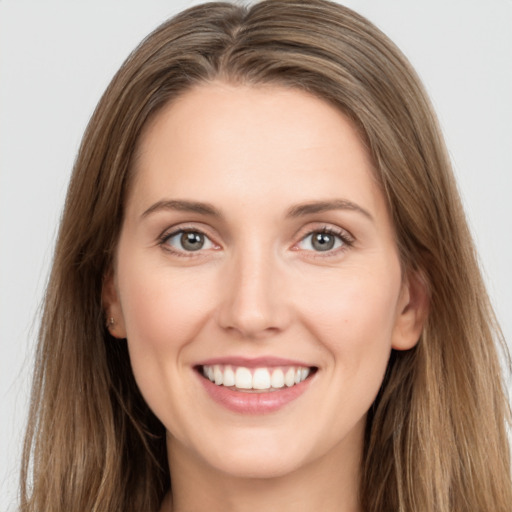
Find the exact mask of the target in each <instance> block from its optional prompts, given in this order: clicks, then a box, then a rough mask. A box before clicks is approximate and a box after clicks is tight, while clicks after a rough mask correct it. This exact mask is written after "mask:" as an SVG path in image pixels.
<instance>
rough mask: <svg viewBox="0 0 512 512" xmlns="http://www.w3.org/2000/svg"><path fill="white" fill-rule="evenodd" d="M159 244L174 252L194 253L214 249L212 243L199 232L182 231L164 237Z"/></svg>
mask: <svg viewBox="0 0 512 512" xmlns="http://www.w3.org/2000/svg"><path fill="white" fill-rule="evenodd" d="M161 243H162V245H165V246H168V247H169V248H170V249H171V250H173V251H175V252H195V251H200V250H202V249H213V248H214V247H215V245H214V244H213V242H212V241H211V240H210V239H209V238H208V237H207V236H206V235H205V234H204V233H201V231H193V230H183V229H181V230H179V231H175V232H174V233H171V234H169V235H165V236H164V237H163V238H162V242H161Z"/></svg>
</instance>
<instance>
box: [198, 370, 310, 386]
mask: <svg viewBox="0 0 512 512" xmlns="http://www.w3.org/2000/svg"><path fill="white" fill-rule="evenodd" d="M309 374H310V369H309V368H306V367H295V366H289V367H285V368H254V369H253V370H252V371H251V370H250V369H249V368H245V367H243V366H239V367H237V368H236V369H233V367H231V366H230V365H219V364H216V365H205V366H203V375H204V376H205V377H206V378H207V379H208V380H210V381H211V382H213V383H214V384H216V385H217V386H226V387H235V388H236V389H245V390H250V389H255V390H262V389H280V388H283V387H284V386H287V387H292V386H294V385H295V384H299V383H301V382H302V381H304V380H306V379H307V377H308V376H309Z"/></svg>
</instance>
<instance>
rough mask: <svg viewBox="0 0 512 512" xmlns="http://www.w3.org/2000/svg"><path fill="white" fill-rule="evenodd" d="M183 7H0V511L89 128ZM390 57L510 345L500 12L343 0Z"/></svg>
mask: <svg viewBox="0 0 512 512" xmlns="http://www.w3.org/2000/svg"><path fill="white" fill-rule="evenodd" d="M195 3H198V2H193V1H186V0H174V1H171V0H167V1H164V0H144V1H143V0H138V1H135V0H131V1H128V0H124V1H121V0H87V1H86V0H81V1H78V0H77V1H73V2H70V1H69V0H61V1H56V0H32V1H30V0H0V405H1V409H0V510H1V511H7V510H9V511H11V510H14V502H15V499H16V492H17V483H16V482H17V473H18V462H17V461H18V459H19V450H20V446H21V440H22V431H23V428H24V422H25V415H26V408H27V403H28V386H29V381H30V373H31V362H32V353H33V347H34V340H35V337H36V332H37V310H38V307H39V305H40V303H41V298H42V294H43V290H44V285H45V281H46V278H47V274H48V268H49V263H50V260H51V253H52V250H53V244H54V239H55V232H56V227H57V224H58V219H59V215H60V211H61V208H62V204H63V200H64V194H65V190H66V186H67V182H68V179H69V174H70V170H71V167H72V164H73V160H74V157H75V154H76V151H77V148H78V145H79V141H80V138H81V135H82V133H83V130H84V128H85V126H86V123H87V121H88V119H89V116H90V115H91V113H92V110H93V108H94V106H95V104H96V102H97V101H98V99H99V97H100V95H101V93H102V92H103V90H104V89H105V87H106V85H107V84H108V82H109V80H110V79H111V77H112V75H113V74H114V72H115V71H116V70H117V68H118V67H119V66H120V65H121V63H122V61H123V60H124V58H125V57H126V56H127V55H128V53H129V52H130V51H131V50H132V49H133V48H134V46H135V45H136V44H137V43H138V42H139V41H140V40H141V39H142V38H143V37H144V36H145V35H146V34H147V33H149V32H150V31H151V30H152V29H153V28H155V27H156V26H157V25H158V24H160V23H161V22H162V21H164V20H165V19H166V18H167V17H168V16H169V15H171V14H174V13H176V12H178V11H179V10H181V9H183V8H184V7H188V6H190V5H193V4H195ZM344 3H345V4H346V5H347V6H349V7H352V8H354V9H356V10H357V11H359V12H360V13H361V14H363V15H366V16H367V17H368V18H369V19H370V20H372V21H373V22H375V23H376V24H377V25H378V26H379V27H380V28H382V29H383V30H384V32H386V33H387V34H388V35H389V36H390V37H391V38H392V39H393V40H394V41H395V42H396V43H397V44H398V46H400V47H401V48H402V50H403V51H404V52H405V54H406V55H407V56H408V57H409V59H410V60H411V61H412V63H413V65H414V66H415V67H416V69H417V70H418V72H419V74H420V76H421V77H422V79H423V80H424V82H425V84H426V86H427V89H428V91H429V93H430V95H431V97H432V100H433V103H434V105H435V107H436V109H437V111H438V115H439V117H440V120H441V125H442V127H443V130H444V133H445V136H446V139H447V143H448V147H449V149H450V154H451V156H452V159H453V163H454V167H455V171H456V174H457V178H458V181H459V184H460V189H461V193H462V196H463V200H464V203H465V205H466V209H467V213H468V216H469V221H470V224H471V227H472V229H473V233H474V236H475V238H476V241H477V245H478V249H479V251H480V255H481V261H482V266H483V269H484V273H485V276H486V279H487V283H488V286H489V291H490V293H491V297H492V300H493V303H494V305H495V307H496V310H497V313H498V317H499V319H500V321H501V323H502V327H503V329H504V332H505V336H506V338H507V339H508V340H509V344H510V341H511V340H512V318H511V315H510V314H508V312H509V311H510V310H511V308H512V270H511V267H512V99H511V95H512V1H511V0H428V1H426V0H414V1H412V0H351V1H347V2H344Z"/></svg>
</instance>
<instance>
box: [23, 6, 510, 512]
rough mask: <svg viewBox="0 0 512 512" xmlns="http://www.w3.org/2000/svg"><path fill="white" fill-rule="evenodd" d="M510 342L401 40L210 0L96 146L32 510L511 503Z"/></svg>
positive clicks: (347, 15)
mask: <svg viewBox="0 0 512 512" xmlns="http://www.w3.org/2000/svg"><path fill="white" fill-rule="evenodd" d="M495 340H496V341H498V342H500V335H499V329H498V327H497V325H496V323H495V321H494V317H493V313H492V310H491V307H490V305H489V302H488V299H487V296H486V293H485V289H484V286H483V284H482V280H481V277H480V273H479V270H478V266H477V263H476V260H475V255H474V250H473V246H472V242H471V239H470V235H469V233H468V229H467V226H466V223H465V220H464V215H463V212H462V208H461V206H460V201H459V198H458V195H457V192H456V187H455V184H454V181H453V177H452V174H451V172H450V169H449V163H448V158H447V156H446V151H445V149H444V145H443V142H442V139H441V136H440V133H439V129H438V127H437V124H436V121H435V118H434V115H433V113H432V109H431V107H430V105H429V103H428V100H427V99H426V96H425V93H424V92H423V90H422V88H421V85H420V84H419V81H418V79H417V78H416V75H415V74H414V72H413V71H412V70H411V68H410V67H409V65H408V64H407V62H406V61H405V59H404V57H403V56H402V55H401V54H400V52H399V51H398V50H397V49H396V47H395V46H394V45H393V44H392V43H390V42H389V40H388V39H387V38H386V37H385V36H383V35H382V33H380V32H379V31H378V30H377V29H376V28H375V27H373V26H372V25H371V24H370V23H369V22H368V21H366V20H364V19H363V18H361V17H360V16H358V15H356V14H355V13H353V12H351V11H350V10H348V9H345V8H343V7H341V6H339V5H335V4H331V3H329V2H325V1H322V0H315V1H310V2H294V1H287V0H284V1H277V0H276V1H273V0H271V1H264V2H261V3H259V4H256V5H255V6H253V7H251V8H242V7H236V6H233V5H229V4H209V5H205V6H199V7H196V8H193V9H190V10H188V11H185V12H184V13H182V14H181V15H179V16H177V17H176V18H174V19H172V20H170V21H169V22H167V23H166V24H164V25H162V26H161V27H160V28H159V29H157V30H156V31H155V32H154V33H153V34H152V35H151V36H149V37H148V38H147V39H146V40H145V41H144V42H143V43H142V44H141V46H140V47H139V48H138V49H137V50H136V51H135V52H134V53H133V54H132V55H131V56H130V58H129V59H128V60H127V61H126V62H125V64H124V65H123V67H122V68H121V70H120V71H119V73H118V74H117V75H116V77H115V78H114V80H113V81H112V83H111V85H110V86H109V88H108V89H107V91H106V93H105V95H104V97H103V98H102V100H101V102H100V104H99V106H98V108H97V110H96V112H95V114H94V116H93V118H92V119H91V122H90V124H89V127H88V129H87V132H86V134H85V136H84V140H83V143H82V147H81V149H80V152H79V155H78V159H77V162H76V166H75V170H74V174H73V177H72V181H71V184H70V188H69V191H68V197H67V201H66V208H65V213H64V216H63V219H62V224H61V229H60V233H59V240H58V244H57V249H56V253H55V259H54V266H53V271H52V275H51V279H50V283H49V287H48V293H47V298H46V303H45V310H44V316H43V322H42V326H41V333H40V345H39V352H38V365H37V370H36V377H35V383H34V392H33V393H34V394H33V404H34V405H33V407H32V412H31V418H32V419H31V422H30V425H29V429H28V433H27V442H26V448H25V465H24V470H23V478H22V480H23V482H26V481H27V480H28V479H29V478H32V481H33V484H32V487H31V488H30V489H29V488H28V487H27V486H26V484H23V488H22V510H52V511H55V510H66V511H68V510H109V511H110V510H134V511H140V510H159V509H160V510H163V511H167V510H174V511H175V512H176V511H180V510H200V509H203V508H206V507H208V508H209V509H211V510H254V509H256V508H266V509H270V510H272V509H275V510H287V508H293V509H297V508H298V507H299V509H300V507H302V509H303V510H318V509H321V510H326V511H328V510H340V511H348V510H351V511H354V510H357V511H359V510H361V511H362V510H364V511H373V510H375V511H382V510H404V511H409V510H411V511H413V510H422V511H434V510H435V511H448V510H468V511H469V510H471V511H473V510H482V511H484V510H498V511H505V510H508V509H509V504H510V503H511V502H512V489H511V487H512V486H511V480H510V461H509V457H508V453H509V451H508V443H507V436H506V424H507V421H508V420H509V410H508V407H507V402H506V398H505V394H504V391H503V387H502V382H501V378H500V366H499V361H498V357H497V351H496V347H495ZM30 454H32V459H30ZM30 460H31V461H32V463H33V472H32V474H31V475H29V463H30Z"/></svg>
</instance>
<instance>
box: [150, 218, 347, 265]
mask: <svg viewBox="0 0 512 512" xmlns="http://www.w3.org/2000/svg"><path fill="white" fill-rule="evenodd" d="M185 233H197V234H200V235H202V236H204V237H205V238H206V239H207V240H209V241H210V242H211V243H212V244H213V245H216V244H215V242H213V241H212V240H211V238H210V237H209V236H208V235H207V234H206V233H205V232H204V231H203V230H201V229H198V228H196V227H190V228H187V227H182V228H179V229H176V230H174V231H172V232H171V233H167V232H164V233H163V234H162V235H161V236H160V237H159V238H158V245H160V246H161V247H162V248H163V249H164V250H166V251H168V252H170V253H172V254H173V255H175V256H179V257H184V258H191V257H194V256H195V257H197V256H201V255H202V254H201V252H202V250H201V249H199V250H198V251H197V254H194V253H195V252H196V251H186V250H176V249H174V248H172V247H171V246H170V245H168V242H169V240H170V239H172V238H173V237H175V236H177V235H183V234H185ZM315 234H326V235H331V236H334V237H336V238H337V239H338V240H340V241H341V244H342V245H341V247H338V248H336V249H334V250H332V249H329V250H327V251H325V252H324V253H323V251H314V250H311V251H305V252H310V253H312V254H311V255H309V257H313V258H328V257H332V256H337V255H338V254H339V253H340V252H344V251H346V250H347V249H349V248H350V247H352V246H353V245H354V241H355V240H354V238H353V237H352V235H350V234H349V233H348V232H347V231H345V230H342V229H339V228H334V227H332V226H323V227H321V228H320V229H312V230H310V231H308V232H307V233H306V234H305V235H304V236H302V237H301V239H300V240H299V242H297V243H296V244H295V245H294V247H296V246H297V245H298V244H300V243H302V242H303V241H304V240H306V239H307V238H308V237H310V236H313V235H315ZM295 250H299V249H295Z"/></svg>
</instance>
